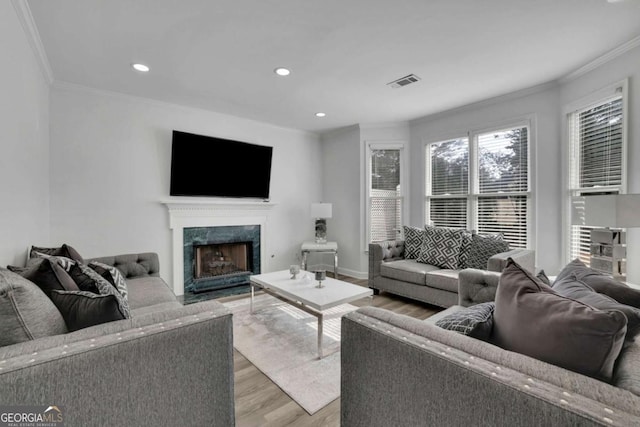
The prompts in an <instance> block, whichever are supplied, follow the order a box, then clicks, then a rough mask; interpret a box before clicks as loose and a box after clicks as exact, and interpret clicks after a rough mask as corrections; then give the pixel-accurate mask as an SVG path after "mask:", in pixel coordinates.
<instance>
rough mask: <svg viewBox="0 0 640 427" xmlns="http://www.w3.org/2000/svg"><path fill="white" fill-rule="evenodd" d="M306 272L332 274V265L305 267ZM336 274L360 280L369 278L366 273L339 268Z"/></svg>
mask: <svg viewBox="0 0 640 427" xmlns="http://www.w3.org/2000/svg"><path fill="white" fill-rule="evenodd" d="M307 270H309V271H312V270H327V271H329V272H333V264H314V265H308V266H307ZM338 274H341V275H343V276H349V277H353V278H354V279H360V280H366V279H368V278H369V273H367V272H366V271H365V272H363V271H355V270H351V269H348V268H342V267H340V266H338Z"/></svg>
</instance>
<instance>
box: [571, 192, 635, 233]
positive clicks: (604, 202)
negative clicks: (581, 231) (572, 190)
mask: <svg viewBox="0 0 640 427" xmlns="http://www.w3.org/2000/svg"><path fill="white" fill-rule="evenodd" d="M571 223H572V224H573V225H584V226H591V227H612V228H632V227H640V194H610V195H606V196H578V197H573V198H572V199H571Z"/></svg>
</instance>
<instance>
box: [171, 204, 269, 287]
mask: <svg viewBox="0 0 640 427" xmlns="http://www.w3.org/2000/svg"><path fill="white" fill-rule="evenodd" d="M161 203H162V204H164V205H165V206H166V207H167V210H168V211H169V228H170V229H171V231H172V254H173V257H172V258H173V292H174V293H175V294H176V295H184V253H183V250H184V229H185V228H191V227H218V226H233V225H259V226H260V246H261V248H260V265H261V266H262V271H270V270H269V266H268V257H267V253H268V250H267V240H266V237H265V236H266V228H267V222H268V217H269V212H270V211H271V209H272V208H273V207H274V206H275V203H271V202H262V201H224V200H222V201H221V200H166V201H162V202H161Z"/></svg>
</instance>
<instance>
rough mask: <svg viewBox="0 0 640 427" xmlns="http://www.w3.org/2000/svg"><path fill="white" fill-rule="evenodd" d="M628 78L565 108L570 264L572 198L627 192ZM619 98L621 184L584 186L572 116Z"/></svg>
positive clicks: (566, 253) (566, 251)
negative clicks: (580, 181)
mask: <svg viewBox="0 0 640 427" xmlns="http://www.w3.org/2000/svg"><path fill="white" fill-rule="evenodd" d="M628 80H629V79H628V78H625V79H623V80H620V81H618V82H615V83H613V84H610V85H608V86H605V87H604V88H602V89H600V90H597V91H595V92H592V93H591V94H589V95H586V96H584V97H582V98H580V99H578V100H576V101H573V102H570V103H568V104H566V105H565V106H564V107H563V109H562V135H563V140H562V166H563V167H562V173H563V177H562V179H563V183H564V185H563V204H562V206H563V220H562V246H563V248H562V257H563V260H562V264H563V265H566V264H567V263H569V262H570V261H571V260H572V254H571V247H572V242H571V235H572V224H571V198H572V197H573V196H575V195H577V194H578V193H582V194H584V193H600V192H607V191H610V192H618V194H626V193H627V182H628V172H629V156H628V147H629V138H628V127H629V124H628V123H629V114H628V113H629V109H628V99H629V96H628V87H629V85H628ZM618 97H621V99H622V159H621V169H622V171H621V175H620V185H609V186H600V187H584V188H580V187H579V185H574V184H575V183H576V182H578V179H577V177H578V175H577V174H576V175H574V173H573V172H574V171H573V167H572V161H573V160H574V159H575V158H576V157H577V156H579V151H578V150H579V144H575V143H574V141H572V140H571V126H570V124H571V119H570V116H571V115H573V114H579V113H580V112H584V111H586V110H589V109H592V108H595V107H597V106H598V105H601V104H605V103H607V102H610V101H612V100H614V99H616V98H618Z"/></svg>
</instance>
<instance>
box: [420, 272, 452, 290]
mask: <svg viewBox="0 0 640 427" xmlns="http://www.w3.org/2000/svg"><path fill="white" fill-rule="evenodd" d="M459 273H460V270H448V269H440V270H433V271H429V272H428V273H427V274H426V278H425V280H426V282H425V283H426V285H427V286H429V287H430V288H436V289H442V290H444V291H449V292H455V293H458V274H459Z"/></svg>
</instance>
